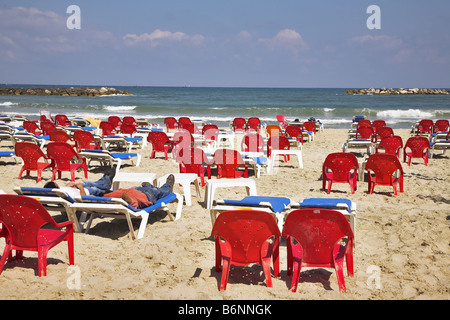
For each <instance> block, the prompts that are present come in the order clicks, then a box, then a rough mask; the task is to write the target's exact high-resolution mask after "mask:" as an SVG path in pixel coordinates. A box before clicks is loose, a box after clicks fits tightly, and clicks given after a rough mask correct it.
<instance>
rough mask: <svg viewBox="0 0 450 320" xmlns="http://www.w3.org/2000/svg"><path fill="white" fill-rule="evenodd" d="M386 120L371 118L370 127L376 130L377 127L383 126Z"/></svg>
mask: <svg viewBox="0 0 450 320" xmlns="http://www.w3.org/2000/svg"><path fill="white" fill-rule="evenodd" d="M385 126H386V121H384V120H373V122H372V127H373V128H374V129H375V131H378V129H379V128H382V127H385Z"/></svg>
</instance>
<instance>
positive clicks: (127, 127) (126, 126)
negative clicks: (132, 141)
mask: <svg viewBox="0 0 450 320" xmlns="http://www.w3.org/2000/svg"><path fill="white" fill-rule="evenodd" d="M120 132H122V133H123V134H129V135H130V136H132V135H133V133H135V132H137V129H136V126H135V125H134V124H130V123H122V124H121V125H120Z"/></svg>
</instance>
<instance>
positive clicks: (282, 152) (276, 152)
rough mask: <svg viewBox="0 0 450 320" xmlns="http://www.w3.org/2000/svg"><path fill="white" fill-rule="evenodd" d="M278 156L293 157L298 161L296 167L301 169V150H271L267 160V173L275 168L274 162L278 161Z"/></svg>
mask: <svg viewBox="0 0 450 320" xmlns="http://www.w3.org/2000/svg"><path fill="white" fill-rule="evenodd" d="M280 155H295V156H297V159H298V166H299V167H300V168H303V157H302V150H301V149H290V150H271V152H270V160H269V172H271V171H272V169H273V168H274V166H275V162H276V161H278V156H280Z"/></svg>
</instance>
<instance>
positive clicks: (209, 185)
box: [205, 178, 257, 209]
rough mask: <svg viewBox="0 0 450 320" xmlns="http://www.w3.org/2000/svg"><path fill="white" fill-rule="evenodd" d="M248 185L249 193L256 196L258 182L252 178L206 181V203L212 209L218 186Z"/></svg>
mask: <svg viewBox="0 0 450 320" xmlns="http://www.w3.org/2000/svg"><path fill="white" fill-rule="evenodd" d="M227 187H228V188H229V187H246V189H247V195H249V196H256V195H257V194H256V183H255V180H253V179H251V178H238V179H226V178H225V179H210V180H208V181H206V188H205V204H206V209H211V207H212V204H213V202H214V194H215V192H216V189H217V188H227Z"/></svg>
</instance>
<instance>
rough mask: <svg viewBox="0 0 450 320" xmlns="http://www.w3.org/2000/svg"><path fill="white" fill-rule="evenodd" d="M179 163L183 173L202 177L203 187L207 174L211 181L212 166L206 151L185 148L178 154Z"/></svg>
mask: <svg viewBox="0 0 450 320" xmlns="http://www.w3.org/2000/svg"><path fill="white" fill-rule="evenodd" d="M177 161H178V162H179V164H180V172H181V173H196V174H197V176H199V177H200V180H201V183H202V187H204V186H205V173H207V174H208V179H211V165H210V164H209V163H208V158H207V157H206V154H205V153H204V151H203V150H202V149H200V148H195V147H185V148H182V149H181V150H180V152H179V153H178V159H177Z"/></svg>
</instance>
